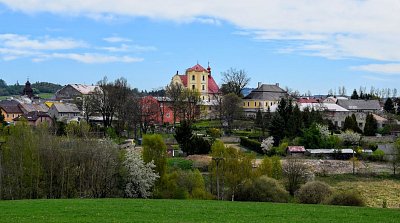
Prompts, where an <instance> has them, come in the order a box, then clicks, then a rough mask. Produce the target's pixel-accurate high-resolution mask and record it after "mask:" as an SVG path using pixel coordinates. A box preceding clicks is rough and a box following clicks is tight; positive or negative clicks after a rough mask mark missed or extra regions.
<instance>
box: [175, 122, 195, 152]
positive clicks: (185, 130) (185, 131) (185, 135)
mask: <svg viewBox="0 0 400 223" xmlns="http://www.w3.org/2000/svg"><path fill="white" fill-rule="evenodd" d="M174 137H175V139H176V141H177V142H178V144H179V146H180V147H181V149H182V151H183V152H185V153H188V154H191V147H190V146H191V143H190V141H191V139H192V137H193V129H192V126H191V124H190V123H189V122H187V121H182V122H181V124H180V125H179V126H177V127H176V129H175V134H174Z"/></svg>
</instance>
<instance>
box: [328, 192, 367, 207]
mask: <svg viewBox="0 0 400 223" xmlns="http://www.w3.org/2000/svg"><path fill="white" fill-rule="evenodd" d="M325 203H326V204H330V205H342V206H365V202H364V200H363V199H362V197H361V195H360V194H359V193H358V192H355V191H340V192H336V193H334V194H332V196H330V197H329V198H328V199H327V200H326V202H325Z"/></svg>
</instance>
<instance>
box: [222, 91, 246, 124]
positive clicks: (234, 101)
mask: <svg viewBox="0 0 400 223" xmlns="http://www.w3.org/2000/svg"><path fill="white" fill-rule="evenodd" d="M221 110H222V117H221V120H223V121H224V123H225V124H226V127H227V129H228V131H231V129H232V125H233V121H234V120H235V119H238V118H239V117H240V116H241V115H242V112H243V107H242V99H241V98H240V97H238V96H237V95H236V94H233V93H229V94H226V95H224V96H223V98H222V105H221Z"/></svg>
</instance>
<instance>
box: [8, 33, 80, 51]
mask: <svg viewBox="0 0 400 223" xmlns="http://www.w3.org/2000/svg"><path fill="white" fill-rule="evenodd" d="M0 44H1V46H3V47H6V48H11V49H26V50H66V49H75V48H80V47H86V46H87V44H86V43H84V42H82V41H76V40H72V39H65V38H55V39H52V38H49V37H44V38H40V39H33V38H30V37H29V36H23V35H17V34H0Z"/></svg>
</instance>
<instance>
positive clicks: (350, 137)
mask: <svg viewBox="0 0 400 223" xmlns="http://www.w3.org/2000/svg"><path fill="white" fill-rule="evenodd" d="M340 138H341V139H342V141H343V142H345V143H346V144H348V145H353V146H354V145H357V144H358V143H359V142H360V140H361V135H360V134H359V133H357V132H353V131H351V130H346V131H345V132H342V134H340Z"/></svg>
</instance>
